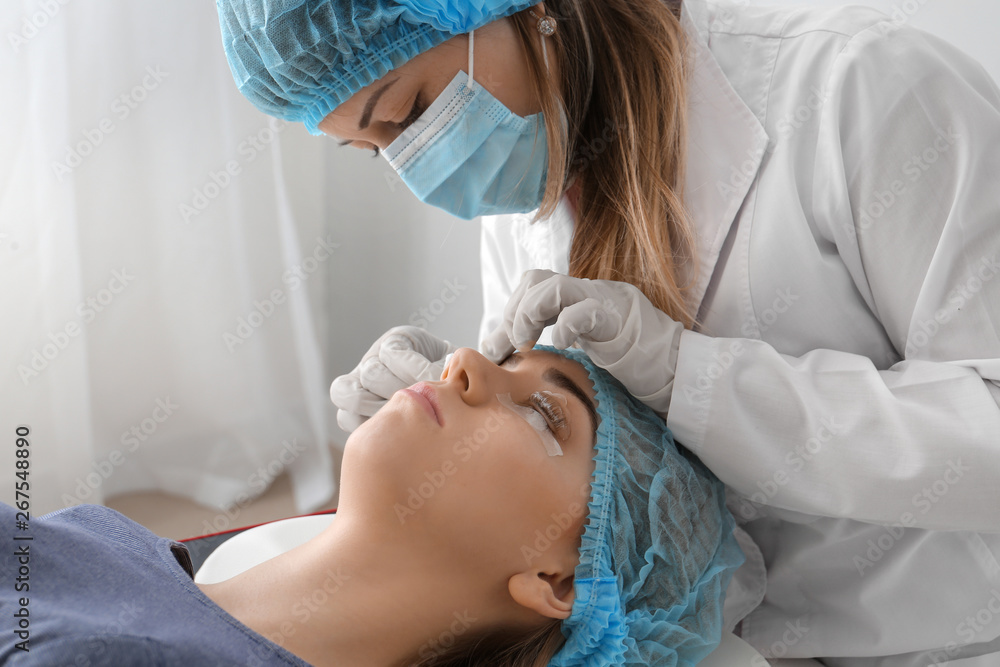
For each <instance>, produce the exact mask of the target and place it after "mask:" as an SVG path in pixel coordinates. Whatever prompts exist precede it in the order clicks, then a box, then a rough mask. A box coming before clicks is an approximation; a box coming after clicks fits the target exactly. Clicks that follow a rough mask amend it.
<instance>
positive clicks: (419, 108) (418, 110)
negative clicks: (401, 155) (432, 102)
mask: <svg viewBox="0 0 1000 667" xmlns="http://www.w3.org/2000/svg"><path fill="white" fill-rule="evenodd" d="M424 111H426V109H425V108H424V106H423V105H422V104H421V103H420V93H417V96H416V98H415V99H414V100H413V106H412V107H410V113H409V114H407V116H406V118H404V119H403V122H402V123H397V125H398V126H399V129H401V130H405V129H406V128H408V127H409V126H410V125H413V122H414V121H415V120H417V119H418V118H420V116H421V115H422V114H423V113H424Z"/></svg>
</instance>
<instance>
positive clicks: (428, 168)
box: [383, 33, 548, 220]
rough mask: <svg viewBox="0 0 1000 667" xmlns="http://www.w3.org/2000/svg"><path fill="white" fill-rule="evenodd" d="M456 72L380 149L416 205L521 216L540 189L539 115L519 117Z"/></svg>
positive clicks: (536, 202) (543, 154) (538, 198)
mask: <svg viewBox="0 0 1000 667" xmlns="http://www.w3.org/2000/svg"><path fill="white" fill-rule="evenodd" d="M472 40H473V35H472V33H470V34H469V73H468V74H466V73H465V72H459V73H458V74H457V75H456V76H455V78H454V79H452V80H451V83H449V84H448V86H447V87H445V89H444V91H443V92H442V93H441V94H440V95H439V96H438V98H437V99H436V100H434V102H433V103H432V104H431V105H430V107H428V109H427V111H425V112H424V113H423V114H421V116H420V117H419V118H418V119H417V120H416V121H415V122H414V123H413V124H412V125H411V126H410V127H408V128H406V130H405V131H404V132H403V133H402V134H401V135H399V136H398V137H397V138H396V140H395V141H393V142H392V143H391V144H389V146H388V147H387V148H386V149H385V151H384V152H383V154H384V155H385V157H386V159H387V160H389V164H390V165H391V166H392V168H393V169H395V170H396V173H398V174H399V177H400V178H401V179H402V180H403V182H404V183H406V185H407V186H408V187H409V188H410V190H412V191H413V193H414V194H415V195H416V196H417V198H418V199H420V200H421V201H423V202H427V203H428V204H432V205H434V206H437V207H438V208H442V209H444V210H446V211H448V212H449V213H451V214H452V215H456V216H458V217H459V218H465V219H466V220H469V219H471V218H475V217H476V216H479V215H496V214H500V213H526V212H528V211H533V210H535V209H536V208H538V207H539V206H540V205H541V203H542V196H543V195H544V193H545V174H546V168H547V165H548V149H547V147H546V143H545V123H544V122H543V120H542V114H541V113H537V114H534V115H532V116H528V117H527V118H522V117H521V116H518V115H517V114H515V113H513V112H512V111H511V110H510V109H508V108H507V107H506V106H504V105H503V103H501V102H500V101H499V100H498V99H496V98H495V97H493V95H491V94H490V93H489V91H487V90H486V89H485V88H484V87H483V86H481V85H479V84H478V83H476V81H475V80H474V79H473V78H472V74H473V59H472V45H473V41H472Z"/></svg>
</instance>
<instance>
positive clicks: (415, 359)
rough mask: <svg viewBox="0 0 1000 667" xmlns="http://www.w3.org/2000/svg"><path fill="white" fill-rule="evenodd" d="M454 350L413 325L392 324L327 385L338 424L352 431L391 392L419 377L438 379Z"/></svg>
mask: <svg viewBox="0 0 1000 667" xmlns="http://www.w3.org/2000/svg"><path fill="white" fill-rule="evenodd" d="M455 350H456V348H455V346H454V345H452V344H451V343H449V342H448V341H446V340H442V339H440V338H438V337H437V336H435V335H433V334H431V333H429V332H428V331H427V330H425V329H421V328H420V327H413V326H401V327H393V328H392V329H389V330H388V331H387V332H385V333H384V334H382V336H381V337H380V338H379V339H378V340H377V341H375V343H374V344H373V345H372V346H371V348H369V349H368V352H366V353H365V356H363V357H362V358H361V363H359V364H358V365H357V366H355V368H354V370H352V371H351V372H350V373H348V374H347V375H341V376H340V377H338V378H337V379H336V380H334V381H333V384H331V385H330V400H332V401H333V403H334V405H336V406H337V407H338V408H339V410H337V424H339V425H340V428H342V429H344V430H345V431H348V432H350V431H353V430H354V429H356V428H357V427H359V426H361V424H363V423H364V422H365V421H366V420H367V419H368V418H369V417H371V416H372V415H374V414H375V413H376V412H378V409H379V408H381V407H382V406H383V405H385V403H386V401H388V400H389V397H391V396H392V395H393V394H394V393H396V392H397V391H399V390H400V389H403V388H405V387H409V386H411V385H413V384H415V383H417V382H421V381H428V382H430V381H434V380H440V379H441V373H442V371H443V370H444V364H445V357H446V356H447V355H449V354H451V353H452V352H454V351H455Z"/></svg>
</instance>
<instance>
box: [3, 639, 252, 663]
mask: <svg viewBox="0 0 1000 667" xmlns="http://www.w3.org/2000/svg"><path fill="white" fill-rule="evenodd" d="M8 664H11V665H20V664H23V665H56V664H71V665H77V664H86V665H89V666H90V667H120V666H121V665H146V666H147V667H158V666H162V667H170V666H171V665H209V664H210V665H236V664H237V663H234V662H232V661H228V660H226V659H224V658H221V657H220V656H218V655H217V654H215V653H214V652H213V651H212V650H211V649H210V648H208V647H206V646H191V645H185V646H178V645H176V644H172V643H169V642H166V641H163V640H159V639H154V638H152V637H137V636H130V635H120V634H119V635H112V634H78V635H71V636H67V637H59V638H58V639H53V640H50V641H47V642H45V643H42V644H36V645H33V646H32V647H31V649H30V650H29V651H28V652H19V653H16V654H14V655H13V656H12V657H11V659H10V662H9V663H8Z"/></svg>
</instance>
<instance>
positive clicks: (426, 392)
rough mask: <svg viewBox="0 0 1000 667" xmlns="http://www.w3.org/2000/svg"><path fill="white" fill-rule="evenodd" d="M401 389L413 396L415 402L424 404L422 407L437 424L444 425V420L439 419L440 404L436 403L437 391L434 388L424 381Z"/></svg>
mask: <svg viewBox="0 0 1000 667" xmlns="http://www.w3.org/2000/svg"><path fill="white" fill-rule="evenodd" d="M403 391H405V392H406V393H407V394H409V395H411V396H413V398H414V399H415V400H416V401H417V403H420V404H421V405H422V406H424V409H425V410H427V412H428V413H430V415H431V416H432V417H434V420H435V421H437V423H438V425H439V426H444V422H443V420H442V419H441V405H440V403H438V398H437V392H436V391H435V390H434V387H432V386H431V385H429V384H427V383H426V382H418V383H416V384H415V385H413V386H412V387H407V388H406V389H403Z"/></svg>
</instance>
